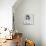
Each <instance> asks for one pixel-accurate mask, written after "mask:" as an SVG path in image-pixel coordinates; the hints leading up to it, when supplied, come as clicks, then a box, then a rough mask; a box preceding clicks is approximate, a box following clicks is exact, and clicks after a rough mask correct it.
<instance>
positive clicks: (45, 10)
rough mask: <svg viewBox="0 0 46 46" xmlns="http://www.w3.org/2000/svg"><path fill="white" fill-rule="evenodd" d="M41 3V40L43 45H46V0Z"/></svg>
mask: <svg viewBox="0 0 46 46" xmlns="http://www.w3.org/2000/svg"><path fill="white" fill-rule="evenodd" d="M41 4H42V5H41V38H42V39H41V40H42V46H46V0H42V1H41Z"/></svg>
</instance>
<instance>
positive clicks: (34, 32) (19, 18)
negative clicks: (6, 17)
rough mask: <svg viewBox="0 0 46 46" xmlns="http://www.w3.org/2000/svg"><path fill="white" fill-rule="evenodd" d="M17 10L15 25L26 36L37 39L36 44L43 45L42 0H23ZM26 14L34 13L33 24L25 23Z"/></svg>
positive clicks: (37, 45)
mask: <svg viewBox="0 0 46 46" xmlns="http://www.w3.org/2000/svg"><path fill="white" fill-rule="evenodd" d="M14 10H15V12H14V13H15V14H14V15H15V26H16V28H17V30H18V31H19V32H22V33H23V34H24V37H25V38H26V37H27V38H28V39H32V40H34V41H35V43H36V46H41V45H40V44H41V18H40V17H41V0H23V2H22V3H21V4H20V5H19V6H18V7H17V8H16V9H14ZM26 14H29V15H31V14H33V15H34V24H33V25H24V24H23V22H24V17H25V15H26Z"/></svg>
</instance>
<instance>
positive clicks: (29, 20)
mask: <svg viewBox="0 0 46 46" xmlns="http://www.w3.org/2000/svg"><path fill="white" fill-rule="evenodd" d="M24 24H25V25H32V24H34V16H33V15H28V14H27V15H26V16H25V18H24Z"/></svg>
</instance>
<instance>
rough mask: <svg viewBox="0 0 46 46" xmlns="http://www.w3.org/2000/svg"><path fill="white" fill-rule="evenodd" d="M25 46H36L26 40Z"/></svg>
mask: <svg viewBox="0 0 46 46" xmlns="http://www.w3.org/2000/svg"><path fill="white" fill-rule="evenodd" d="M25 46H35V43H34V42H33V41H32V40H26V41H25Z"/></svg>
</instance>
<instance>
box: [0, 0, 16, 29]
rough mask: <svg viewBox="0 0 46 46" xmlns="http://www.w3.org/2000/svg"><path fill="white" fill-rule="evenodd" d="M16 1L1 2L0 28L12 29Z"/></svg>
mask: <svg viewBox="0 0 46 46" xmlns="http://www.w3.org/2000/svg"><path fill="white" fill-rule="evenodd" d="M15 2H16V0H0V27H7V28H9V29H11V28H12V6H13V4H14V3H15Z"/></svg>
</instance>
